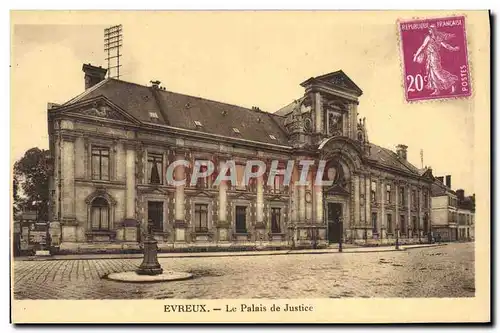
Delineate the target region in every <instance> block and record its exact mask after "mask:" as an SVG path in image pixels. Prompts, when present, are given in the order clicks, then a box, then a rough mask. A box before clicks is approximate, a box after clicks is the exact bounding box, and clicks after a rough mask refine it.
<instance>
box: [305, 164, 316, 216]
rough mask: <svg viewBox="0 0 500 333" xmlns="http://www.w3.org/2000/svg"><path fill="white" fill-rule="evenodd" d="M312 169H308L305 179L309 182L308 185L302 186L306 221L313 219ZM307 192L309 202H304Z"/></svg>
mask: <svg viewBox="0 0 500 333" xmlns="http://www.w3.org/2000/svg"><path fill="white" fill-rule="evenodd" d="M312 176H313V171H312V170H311V169H309V173H308V175H307V181H308V182H309V185H305V186H304V190H305V191H304V202H305V206H306V220H307V221H313V216H312V211H313V209H312V208H313V199H314V198H313V195H312V191H313V189H314V187H313V184H314V180H313V177H312ZM307 192H309V202H306V200H305V197H306V193H307Z"/></svg>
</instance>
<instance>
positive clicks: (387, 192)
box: [385, 184, 392, 203]
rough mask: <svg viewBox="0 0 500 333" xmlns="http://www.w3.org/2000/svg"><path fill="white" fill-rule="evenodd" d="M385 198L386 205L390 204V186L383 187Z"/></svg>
mask: <svg viewBox="0 0 500 333" xmlns="http://www.w3.org/2000/svg"><path fill="white" fill-rule="evenodd" d="M385 196H386V198H387V203H391V201H392V200H391V185H389V184H387V185H386V186H385Z"/></svg>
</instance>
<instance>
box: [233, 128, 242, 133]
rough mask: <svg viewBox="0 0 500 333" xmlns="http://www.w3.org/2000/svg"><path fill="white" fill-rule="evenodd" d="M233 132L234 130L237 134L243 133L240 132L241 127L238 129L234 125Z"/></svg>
mask: <svg viewBox="0 0 500 333" xmlns="http://www.w3.org/2000/svg"><path fill="white" fill-rule="evenodd" d="M233 132H234V133H235V134H241V133H240V130H239V129H237V128H236V127H233Z"/></svg>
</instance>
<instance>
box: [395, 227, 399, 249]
mask: <svg viewBox="0 0 500 333" xmlns="http://www.w3.org/2000/svg"><path fill="white" fill-rule="evenodd" d="M396 250H399V225H397V226H396Z"/></svg>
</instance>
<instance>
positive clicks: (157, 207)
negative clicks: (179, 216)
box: [148, 201, 163, 232]
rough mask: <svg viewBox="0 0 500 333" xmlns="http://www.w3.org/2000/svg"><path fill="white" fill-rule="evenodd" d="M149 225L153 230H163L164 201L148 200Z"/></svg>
mask: <svg viewBox="0 0 500 333" xmlns="http://www.w3.org/2000/svg"><path fill="white" fill-rule="evenodd" d="M148 227H149V228H150V230H151V231H158V232H162V231H163V202H162V201H148Z"/></svg>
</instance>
